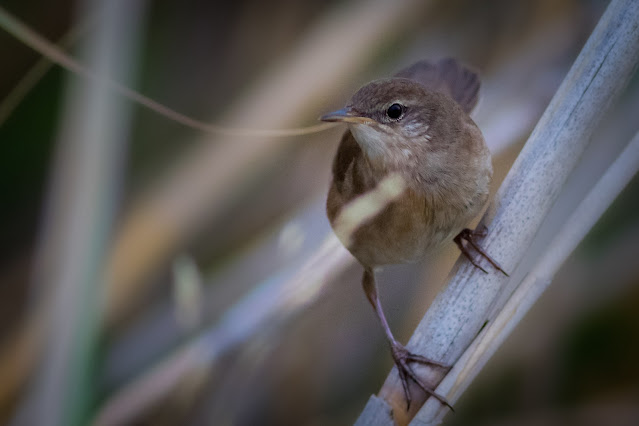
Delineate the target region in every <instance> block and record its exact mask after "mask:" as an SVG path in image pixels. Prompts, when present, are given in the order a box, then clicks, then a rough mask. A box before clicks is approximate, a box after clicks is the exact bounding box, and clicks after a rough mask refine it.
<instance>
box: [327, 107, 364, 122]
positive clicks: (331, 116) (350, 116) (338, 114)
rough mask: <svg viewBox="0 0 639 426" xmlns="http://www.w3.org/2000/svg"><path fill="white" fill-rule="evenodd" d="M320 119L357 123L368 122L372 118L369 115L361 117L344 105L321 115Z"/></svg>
mask: <svg viewBox="0 0 639 426" xmlns="http://www.w3.org/2000/svg"><path fill="white" fill-rule="evenodd" d="M319 119H320V121H328V122H342V123H357V124H370V123H372V122H373V119H371V118H369V117H362V116H361V115H358V114H357V113H356V112H354V111H353V110H352V109H351V108H349V107H346V108H342V109H338V110H337V111H333V112H329V113H328V114H324V115H323V116H321V117H320V118H319Z"/></svg>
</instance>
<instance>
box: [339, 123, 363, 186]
mask: <svg viewBox="0 0 639 426" xmlns="http://www.w3.org/2000/svg"><path fill="white" fill-rule="evenodd" d="M361 155H362V149H361V148H360V146H359V144H358V143H357V142H356V141H355V138H354V137H353V134H352V133H351V131H350V130H347V131H346V132H345V133H344V136H342V140H341V142H340V144H339V148H337V154H335V158H334V159H333V182H334V184H335V185H337V189H338V191H340V192H342V189H343V188H341V185H343V184H344V183H345V181H346V173H347V172H348V169H349V168H350V167H351V164H353V163H355V162H356V160H357V159H358V158H359V157H360V156H361Z"/></svg>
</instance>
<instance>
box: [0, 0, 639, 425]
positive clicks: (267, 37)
mask: <svg viewBox="0 0 639 426" xmlns="http://www.w3.org/2000/svg"><path fill="white" fill-rule="evenodd" d="M88 3H91V4H93V3H95V2H88ZM107 3H108V2H107ZM113 3H119V2H113ZM124 3H128V5H127V6H121V5H120V6H119V8H118V7H116V6H109V7H105V6H104V5H102V6H100V5H99V4H98V3H95V4H96V7H94V8H93V9H91V8H89V7H86V5H85V4H84V3H83V2H70V1H64V0H59V1H57V2H54V3H46V2H45V3H42V2H35V1H28V0H21V1H14V0H4V1H2V3H0V7H2V9H4V11H5V12H6V13H9V14H11V15H13V16H15V17H16V18H17V19H19V20H20V21H23V22H24V23H26V24H27V25H28V26H29V27H31V28H32V29H33V30H35V31H36V32H37V33H39V34H40V35H42V36H43V37H45V38H46V39H48V40H50V41H54V42H56V43H58V42H59V43H61V44H60V46H62V47H63V48H64V50H66V51H68V52H72V54H73V56H74V57H77V58H78V59H79V61H80V62H82V63H84V64H86V65H87V66H89V67H91V65H92V64H94V65H95V64H97V66H103V67H104V69H103V71H104V72H103V73H102V74H100V72H98V74H99V75H100V76H101V78H102V79H103V80H104V79H105V78H106V79H113V80H115V81H117V82H119V83H121V84H123V85H125V86H129V87H131V88H133V89H134V90H136V91H138V92H140V93H142V94H144V95H146V96H148V97H149V98H151V99H153V100H155V101H157V102H159V103H161V104H163V105H166V106H168V107H170V108H172V109H173V110H175V111H179V112H180V113H182V114H184V115H186V116H188V117H191V118H194V119H197V120H200V121H202V122H206V123H214V124H217V125H220V126H227V127H232V128H248V129H285V128H299V127H304V126H310V125H315V124H316V122H315V119H316V118H317V117H318V116H319V115H321V114H322V113H323V112H326V111H328V110H332V109H335V108H337V107H340V106H341V105H343V104H344V102H345V101H346V100H347V99H348V98H349V97H350V96H351V95H352V93H353V92H354V91H355V90H356V89H357V88H358V87H359V86H360V85H362V84H364V83H365V82H367V81H369V80H371V79H373V78H378V77H383V76H388V75H390V74H392V73H393V72H395V71H397V70H398V69H400V68H401V67H403V66H406V65H408V64H410V63H412V62H413V61H416V60H418V59H422V58H439V57H442V56H455V57H458V58H460V59H462V60H463V61H464V62H466V63H468V64H471V65H473V66H474V67H476V68H477V69H479V70H481V73H482V80H483V87H482V95H481V101H480V105H479V107H478V108H477V110H476V111H475V112H474V117H475V119H476V121H477V123H478V125H479V126H480V128H481V129H482V131H483V132H484V135H485V138H486V140H487V142H488V144H489V146H490V147H491V149H492V151H493V153H494V163H495V169H496V182H495V189H496V188H497V187H498V184H499V182H500V181H501V179H502V178H503V177H504V176H505V174H506V173H507V171H508V169H509V167H510V165H511V164H512V162H513V161H514V158H515V157H516V155H517V153H518V152H519V150H520V148H521V146H522V144H523V142H524V141H525V140H526V138H527V137H528V135H529V133H530V131H531V129H532V128H533V126H534V125H535V124H536V121H537V119H538V118H539V116H540V115H541V113H542V112H543V110H544V108H545V107H546V105H547V104H548V102H549V100H550V98H551V97H552V95H553V94H554V92H555V90H556V89H557V87H558V86H559V84H560V83H561V81H562V79H563V77H564V76H565V74H566V72H567V71H568V69H569V67H570V65H571V64H572V62H573V61H574V59H575V58H576V56H577V54H578V53H579V50H580V49H581V47H582V46H583V43H584V42H585V40H586V39H587V37H588V35H589V34H590V32H591V31H592V29H593V28H594V26H595V24H596V22H597V20H598V19H599V17H600V16H601V14H602V12H603V10H604V9H605V7H606V5H607V2H606V1H594V0H590V1H585V0H582V1H577V0H572V1H570V0H564V1H554V0H543V1H519V2H511V1H507V0H493V1H486V2H474V1H470V0H454V1H397V2H382V1H379V2H376V1H330V2H326V1H307V2H296V1H279V2H262V1H258V0H254V1H250V0H249V1H240V2H205V1H187V2H146V3H145V2H124ZM124 12H126V16H127V17H128V18H127V19H122V16H121V15H118V13H124ZM2 22H3V28H4V29H7V28H6V26H7V24H6V20H4V19H3V21H2ZM100 34H102V37H103V38H104V39H105V40H111V43H112V44H109V43H106V44H100V43H99V41H100V40H102V39H100ZM109 37H111V38H109ZM127 37H130V38H127ZM94 39H95V40H98V43H93V44H91V43H89V41H91V40H94ZM118 43H119V44H118ZM87 46H89V47H90V48H87ZM96 46H97V47H96ZM99 49H105V52H106V53H104V54H103V56H100V52H99V51H97V50H99ZM109 52H110V53H109ZM107 53H109V54H107ZM0 54H1V55H2V57H3V58H5V59H4V60H3V63H2V66H1V67H0V69H1V72H0V99H1V101H0V102H1V103H0V141H2V143H1V147H2V154H1V155H0V170H1V173H2V179H0V185H2V189H1V190H0V197H2V209H0V227H1V230H0V238H1V243H0V252H1V257H0V422H1V423H3V424H4V423H8V422H11V421H13V422H14V424H20V423H22V424H28V423H29V420H28V419H31V421H34V420H33V419H36V420H37V419H39V420H42V419H50V420H51V422H50V423H49V422H47V423H48V424H56V423H57V424H64V421H65V420H62V419H68V418H71V419H72V421H73V422H77V423H78V424H83V423H87V422H89V423H90V422H96V423H100V424H240V425H244V424H246V425H249V424H278V425H280V424H285V425H287V424H291V425H293V424H294V425H298V424H313V425H315V424H318V425H320V424H350V423H352V422H353V421H354V420H355V419H356V418H357V416H358V414H359V413H360V411H361V410H362V408H363V406H364V404H365V403H366V401H367V399H368V397H369V395H370V394H372V393H376V392H377V391H378V390H379V387H380V386H381V384H382V383H383V380H384V378H385V377H386V375H387V373H388V371H389V369H390V367H391V364H392V361H391V358H390V356H389V353H388V351H387V347H386V343H385V340H384V337H383V334H382V331H381V329H380V328H379V327H378V324H377V323H376V321H377V320H376V318H375V317H374V314H373V312H372V310H371V309H370V306H369V305H368V303H367V302H366V300H365V297H364V296H363V293H362V291H361V289H360V273H361V271H360V268H359V267H358V266H357V265H355V263H354V262H353V261H352V260H351V259H350V258H349V257H348V256H347V255H346V254H344V251H343V249H342V248H341V247H339V246H338V245H335V243H334V240H332V239H327V237H328V236H329V235H330V228H329V225H328V222H327V220H326V218H325V216H324V204H323V203H324V199H325V198H324V197H325V192H326V190H327V188H328V184H329V179H330V164H331V159H332V156H333V154H334V151H335V149H336V147H337V144H338V142H339V138H340V135H341V133H342V132H343V129H342V128H332V129H329V130H326V131H323V132H319V133H314V134H309V135H303V136H294V137H290V136H287V137H274V136H268V135H262V136H255V135H253V136H247V135H237V134H235V135H220V134H211V133H210V132H206V131H202V130H201V129H195V128H192V127H189V126H185V125H184V124H181V123H178V122H176V121H175V120H172V119H170V118H167V117H165V116H162V115H159V114H157V113H156V112H153V111H150V110H149V109H147V108H145V107H142V106H140V105H139V104H137V103H134V102H132V101H130V100H128V99H126V98H123V97H121V96H120V95H117V94H116V92H117V90H116V89H114V87H113V86H112V85H109V84H100V80H93V79H88V80H84V79H83V78H81V77H78V76H73V75H72V74H70V73H69V72H68V71H66V70H63V69H62V68H60V67H58V66H52V67H51V68H50V69H48V68H47V66H46V63H40V64H38V61H40V60H41V58H42V55H41V53H37V52H35V51H33V50H31V49H29V48H28V47H27V46H26V45H25V44H23V43H21V42H20V41H18V40H17V39H16V38H14V37H12V36H11V35H9V33H8V32H6V31H0ZM92 55H95V57H96V58H97V59H96V58H94V57H93V56H92ZM100 58H102V59H103V60H102V62H101V61H100ZM104 58H106V59H104ZM114 58H115V59H114ZM94 59H95V61H94ZM109 60H113V61H121V62H116V63H109ZM105 61H106V62H105ZM36 64H38V65H36ZM100 64H101V65H100ZM35 66H38V67H41V68H40V69H41V75H40V76H38V74H37V72H34V71H33V67H35ZM127 70H129V71H128V77H127ZM98 71H99V70H98ZM25 76H31V77H28V78H30V80H26V82H25V80H24V78H25ZM87 82H88V84H87ZM74 85H75V86H74ZM70 87H71V88H73V87H75V88H76V89H74V90H76V93H75V95H77V90H78V89H77V87H80V88H81V89H80V96H79V97H80V98H82V93H84V92H82V90H85V91H86V92H87V93H88V92H91V91H92V90H94V91H95V92H96V94H95V96H96V98H95V99H97V101H96V102H98V104H99V103H100V102H106V103H105V105H106V106H104V108H103V109H100V108H98V111H102V112H104V113H105V114H111V115H110V116H109V117H110V118H109V119H108V120H107V121H105V122H103V123H101V124H100V121H99V118H95V116H91V115H90V112H91V111H92V110H91V109H90V108H88V109H87V111H86V113H87V117H89V118H87V117H85V115H84V114H80V113H79V111H78V110H77V109H76V110H74V109H73V108H72V107H69V104H68V103H69V102H72V99H73V91H71V92H70V91H69V88H70ZM87 99H89V101H87V102H89V105H90V99H92V98H90V96H89V95H87ZM105 99H106V100H105ZM77 105H78V104H76V107H77ZM80 105H81V104H80ZM70 111H71V113H70ZM80 111H82V110H80ZM638 113H639V81H637V78H636V77H635V78H634V79H633V81H632V82H631V83H630V85H629V87H628V88H627V90H626V91H625V93H624V95H623V96H622V98H621V100H620V101H619V102H618V103H617V104H616V105H614V106H613V107H612V108H611V110H610V111H608V112H607V113H606V115H605V117H604V119H603V121H602V124H601V125H600V126H599V130H598V131H597V132H596V134H595V136H594V137H593V140H592V143H591V145H590V147H589V149H588V150H587V152H586V153H585V155H584V157H583V159H582V161H581V164H580V166H579V167H578V169H577V170H576V171H575V172H574V173H573V174H572V175H571V178H570V181H569V182H568V184H567V185H566V188H565V190H564V192H563V193H562V196H561V197H560V200H559V202H558V203H557V204H556V206H555V208H554V210H553V212H552V214H551V216H549V217H548V218H547V220H546V224H545V225H544V228H542V229H541V230H540V234H543V233H546V234H549V233H553V232H556V229H557V227H559V226H561V220H562V218H564V219H565V217H566V216H567V214H569V213H570V212H571V208H572V207H574V205H575V204H576V203H578V202H579V200H581V198H582V197H583V196H584V194H585V193H586V192H587V191H588V189H589V188H590V187H591V186H592V185H593V184H594V182H596V180H597V179H598V177H599V176H600V175H601V174H602V173H603V171H604V170H605V169H606V168H607V167H608V166H609V165H610V163H611V162H612V161H613V159H614V158H615V157H616V156H617V155H618V154H619V152H620V151H621V150H622V149H623V147H624V146H625V144H626V143H627V142H628V141H629V140H630V138H631V137H632V135H634V133H635V132H636V131H637V116H638ZM97 116H98V117H99V116H100V114H97ZM91 117H93V119H95V120H97V123H98V124H99V126H98V127H90V126H88V124H87V123H89V124H91V125H95V122H93V121H91V119H90V118H91ZM114 117H115V118H114ZM100 125H101V126H102V127H100ZM84 126H88V127H84ZM96 128H97V129H101V130H100V131H99V132H98V134H96V133H95V132H93V133H92V129H93V130H95V129H96ZM65 129H66V130H65ZM82 129H84V130H82ZM83 131H84V133H83ZM74 132H75V133H74ZM73 134H75V135H76V139H77V140H76V142H73V143H72V142H69V141H68V140H71V139H72V137H71V136H70V135H73ZM77 135H88V136H85V137H84V138H82V137H80V138H79V139H78V138H77ZM92 135H93V136H95V137H96V141H97V142H95V141H94V142H89V141H87V139H92ZM67 139H68V140H67ZM91 143H94V144H95V147H96V151H90V150H88V151H87V152H86V153H85V151H84V150H85V149H88V148H86V147H88V146H92V145H91ZM74 144H75V145H74ZM85 144H86V145H85ZM105 146H109V147H110V150H109V149H107V150H105ZM76 154H77V155H76ZM84 154H86V155H87V157H84V156H83V155H84ZM87 158H89V159H91V161H93V162H94V163H86V162H83V159H87ZM102 169H104V170H102ZM65 176H66V177H65ZM92 179H95V182H93V181H92ZM105 180H106V181H105ZM81 193H82V194H85V195H86V197H85V198H82V196H80V194H81ZM638 195H639V181H637V179H636V178H635V179H634V180H633V182H631V184H630V185H629V186H628V187H627V188H626V190H625V191H624V192H623V193H622V194H621V196H620V197H619V198H618V200H617V201H616V202H615V204H613V206H612V207H611V208H610V210H609V211H608V212H607V213H606V215H605V216H604V217H603V219H602V220H601V221H600V223H599V224H598V225H597V226H596V227H595V228H594V229H593V231H592V232H591V233H590V235H589V236H588V238H587V239H586V240H585V241H584V242H583V243H582V244H581V246H580V247H579V249H578V250H577V251H576V252H575V254H574V255H573V256H572V257H571V258H570V260H569V261H568V262H567V263H566V264H565V265H564V267H563V268H562V270H561V272H560V273H559V274H558V276H557V277H556V280H555V282H554V283H553V284H552V285H551V287H550V289H549V290H548V291H547V293H546V294H545V295H544V296H543V297H542V299H541V300H540V301H539V303H538V304H537V305H536V306H535V307H534V308H533V310H532V311H531V313H530V315H529V316H528V317H527V319H526V320H525V321H524V322H523V323H522V324H521V325H520V327H519V328H518V330H517V331H516V332H515V333H514V334H513V335H512V336H511V338H510V339H509V340H508V341H507V343H506V344H505V345H504V347H503V348H502V349H501V350H500V351H499V352H498V353H497V355H496V356H495V357H494V358H493V360H491V362H490V363H489V364H488V366H487V368H486V369H485V371H484V372H483V373H482V374H481V375H480V377H479V378H478V380H477V381H476V382H475V383H474V384H473V386H472V387H471V388H470V389H469V391H468V392H467V394H466V395H465V396H464V397H463V398H462V400H461V401H460V402H459V403H458V404H457V405H456V414H454V415H450V416H448V418H447V422H448V423H449V424H491V425H494V424H518V425H519V424H571V423H572V424H584V422H586V423H588V422H590V423H588V424H612V423H610V421H611V420H616V421H617V422H618V423H617V424H636V423H635V422H637V421H639V406H638V405H637V404H636V401H638V400H639V366H638V365H637V362H636V360H637V359H639V287H638V286H637V285H636V284H637V283H639V266H638V265H637V262H636V256H637V253H638V247H639V243H638V242H637V241H639V217H638V216H637V214H636V211H637V209H638V207H639V197H638ZM87 197H88V198H87ZM74 200H75V201H74ZM78 200H79V201H78ZM76 201H77V202H76ZM531 208H534V206H531ZM63 225H64V226H63ZM542 240H543V239H542ZM74 244H75V245H74ZM531 250H535V251H537V252H540V251H543V250H544V247H543V246H539V244H538V245H537V246H533V247H532V248H531ZM74 253H76V254H75V255H74ZM457 256H458V253H457V251H456V249H455V248H454V247H449V249H448V250H447V251H446V253H443V254H442V255H441V256H440V257H439V258H437V259H429V260H427V261H425V262H424V264H422V265H416V266H411V267H391V268H388V269H387V270H385V271H384V273H383V275H382V277H381V280H380V281H381V293H382V295H381V296H382V298H383V300H384V304H385V307H386V309H387V313H388V316H389V320H390V322H391V327H392V328H393V329H394V330H395V331H396V334H397V336H398V338H400V340H402V341H406V340H407V339H408V337H409V336H410V334H411V331H412V330H413V328H414V327H415V325H416V324H417V322H418V321H419V319H420V318H421V316H422V315H423V313H424V312H425V310H426V309H427V306H428V304H429V303H430V301H431V300H432V298H433V297H434V295H435V294H436V293H437V290H438V289H439V288H440V286H441V285H442V283H443V279H444V277H445V275H446V274H447V272H448V270H449V269H450V267H451V265H452V263H453V262H454V260H455V259H456V257H457ZM64 268H67V269H68V270H69V271H71V272H69V273H70V274H71V275H65V274H63V273H61V272H60V270H63V269H64ZM87 271H88V272H87ZM74 272H75V275H73V273H74ZM69 276H71V277H72V279H67V278H68V277H69ZM65 277H67V278H65ZM73 277H75V278H73ZM72 281H73V282H76V283H77V285H78V287H77V288H74V287H73V286H70V285H68V284H65V283H68V282H72ZM65 303H66V304H65ZM100 306H102V307H103V308H102V309H100V308H99V307H100ZM60 311H61V312H62V313H65V314H66V315H63V316H62V317H56V315H55V314H54V313H52V312H60ZM99 312H103V315H102V318H103V320H102V322H101V323H100V324H98V322H97V321H98V318H96V317H97V316H98V315H97V314H98V313H99ZM91 324H94V326H91ZM76 328H79V329H80V331H78V332H77V333H76V332H75V331H73V330H75V329H76ZM69 334H70V335H69ZM65 342H67V343H68V344H67V343H65ZM65 344H66V345H67V346H69V345H70V346H73V347H74V348H75V350H76V352H73V351H71V352H70V353H69V354H67V355H64V354H63V353H62V352H60V351H61V350H60V347H62V346H64V345H65ZM78 353H79V354H80V355H77V354H78ZM76 356H80V358H81V359H83V360H84V362H86V366H85V365H84V364H83V365H82V366H78V368H77V371H74V368H75V366H76V364H74V363H72V360H73V359H75V358H74V357H76ZM55 359H59V360H60V363H61V365H65V363H66V365H68V364H69V363H71V364H72V365H73V366H74V367H72V368H71V370H72V371H70V372H65V371H63V370H60V374H59V377H58V376H56V375H50V374H49V375H47V370H50V369H51V365H52V364H51V363H52V362H53V361H51V360H55ZM47 366H48V367H47ZM65 375H66V376H68V377H66V378H65ZM76 375H79V376H80V377H73V379H72V380H70V379H69V377H70V376H76ZM69 380H70V381H69ZM70 387H74V390H73V392H72V391H71V389H70ZM43 389H45V390H43ZM46 389H49V391H48V393H47V391H46ZM51 389H54V391H53V392H52V391H51ZM78 392H79V393H80V394H81V395H82V397H77V396H73V395H76V393H78ZM43 395H44V396H43ZM47 395H49V396H47ZM51 395H53V396H51ZM47 398H49V399H47ZM51 398H53V399H51ZM56 398H58V399H59V401H61V404H63V405H64V408H62V410H63V411H64V410H69V411H70V412H73V413H76V414H72V415H68V414H65V413H57V411H59V410H60V407H55V406H54V407H53V408H52V406H51V405H50V404H51V401H57V400H56ZM47 400H48V401H49V405H47V403H46V402H42V401H47ZM47 407H48V408H47ZM48 409H51V410H52V412H47V411H46V410H48ZM38 410H39V412H37V413H35V411H38ZM67 416H70V417H67ZM599 419H601V422H599ZM586 420H587V421H586ZM623 422H626V423H623Z"/></svg>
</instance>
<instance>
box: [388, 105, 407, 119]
mask: <svg viewBox="0 0 639 426" xmlns="http://www.w3.org/2000/svg"><path fill="white" fill-rule="evenodd" d="M403 111H404V107H403V106H401V105H400V104H393V105H391V106H389V107H388V109H387V110H386V115H387V116H388V118H391V119H393V120H397V119H398V118H399V117H401V115H402V112H403Z"/></svg>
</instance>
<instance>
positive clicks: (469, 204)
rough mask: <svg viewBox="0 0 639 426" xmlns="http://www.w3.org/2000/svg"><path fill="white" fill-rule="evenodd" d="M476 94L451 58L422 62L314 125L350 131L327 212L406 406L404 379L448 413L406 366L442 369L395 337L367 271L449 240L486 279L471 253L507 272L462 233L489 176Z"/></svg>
mask: <svg viewBox="0 0 639 426" xmlns="http://www.w3.org/2000/svg"><path fill="white" fill-rule="evenodd" d="M479 88H480V79H479V75H478V73H477V72H475V71H474V70H472V69H470V68H469V67H467V66H466V65H463V64H462V63H461V62H459V61H458V60H457V59H454V58H443V59H441V60H439V61H431V60H421V61H418V62H416V63H415V64H413V65H411V66H409V67H407V68H405V69H403V70H401V71H399V72H398V73H397V74H395V75H394V76H393V77H390V78H383V79H379V80H374V81H372V82H370V83H368V84H366V85H364V86H363V87H361V88H360V89H359V90H358V91H357V92H355V94H354V95H353V96H352V98H351V99H350V101H349V102H348V103H347V104H346V106H345V107H344V108H342V109H339V110H337V111H333V112H331V113H328V114H325V115H323V116H322V117H320V120H322V121H325V122H339V123H345V124H346V125H347V126H348V129H347V130H346V132H345V133H344V135H343V136H342V139H341V142H340V144H339V147H338V149H337V153H336V154H335V157H334V160H333V164H332V181H331V184H330V188H329V191H328V197H327V201H326V213H327V216H328V219H329V222H330V223H331V226H332V228H333V230H334V232H335V234H336V235H337V237H338V238H339V240H340V241H341V242H342V244H343V245H344V246H345V247H346V248H347V249H348V250H349V251H350V253H351V254H352V255H353V256H354V257H355V258H356V259H357V260H358V262H359V263H360V264H361V265H362V266H363V269H364V272H363V275H362V286H363V289H364V292H365V294H366V297H367V298H368V300H369V302H370V304H371V305H372V306H373V309H374V311H375V313H376V315H377V317H378V318H379V320H380V322H381V325H382V327H383V329H384V332H385V335H386V338H387V340H388V343H389V345H390V349H391V355H392V357H393V360H394V362H395V365H396V366H397V370H398V373H399V377H400V380H401V382H402V387H403V390H404V395H405V398H406V403H407V407H408V408H410V404H411V394H410V390H409V386H408V380H409V379H410V380H412V381H413V382H415V383H416V384H417V385H418V387H419V388H421V389H422V391H423V392H425V393H426V394H427V395H430V396H433V397H435V398H437V399H438V400H439V401H440V402H441V403H442V404H445V405H447V406H448V407H450V408H451V409H452V406H451V405H450V404H449V403H448V401H447V400H446V399H445V398H444V397H443V396H441V395H438V394H437V393H436V392H435V391H434V389H432V388H431V387H429V386H427V385H426V384H425V383H424V382H423V381H422V380H421V379H420V378H419V376H418V375H417V374H416V373H415V372H414V370H413V368H412V367H411V365H412V364H413V363H417V364H425V365H431V366H436V367H442V368H448V366H446V365H444V364H443V363H440V362H438V361H435V360H431V359H429V358H426V357H424V356H421V355H419V354H415V353H412V352H410V351H408V350H407V349H406V348H405V347H404V346H403V345H402V344H401V343H400V342H398V341H397V340H396V339H395V337H394V335H393V333H392V331H391V329H390V327H389V325H388V321H387V320H386V317H385V315H384V311H383V309H382V304H381V301H380V299H379V295H378V290H377V283H376V281H375V271H377V270H379V269H380V268H382V267H383V266H385V265H390V264H405V263H414V262H418V261H419V260H421V259H423V258H425V257H426V256H428V255H429V254H432V253H435V252H437V251H438V250H440V249H441V248H442V247H443V246H445V244H447V243H450V242H451V241H452V242H454V243H456V244H457V246H458V247H459V249H460V250H461V252H462V254H464V255H465V256H466V257H467V258H468V259H469V260H470V262H471V263H472V264H473V265H474V266H476V267H477V268H480V269H481V270H482V271H484V272H486V270H485V269H484V268H483V267H481V266H480V264H479V262H478V261H477V260H476V259H475V258H474V257H473V255H472V254H471V253H470V251H471V249H474V250H475V251H476V252H477V253H478V254H479V256H480V257H483V258H484V259H486V260H487V261H488V262H489V263H490V264H492V265H493V267H494V268H496V269H497V270H499V271H501V272H502V273H504V274H506V272H505V271H504V270H503V269H502V268H501V266H500V265H499V264H498V263H497V262H496V261H494V260H493V259H492V258H491V257H490V256H489V255H488V254H487V253H486V252H485V251H484V250H483V249H482V248H481V246H480V245H479V243H478V239H479V238H481V237H483V236H485V235H486V232H487V231H486V229H479V230H471V229H469V228H467V226H468V224H469V222H471V221H472V220H473V219H474V218H476V217H477V216H478V215H479V214H480V212H481V211H482V210H483V208H484V206H485V205H486V203H487V201H488V198H489V190H490V185H491V180H492V174H493V168H492V159H491V154H490V151H489V150H488V147H487V146H486V143H485V141H484V137H483V135H482V133H481V130H480V129H479V127H478V126H477V125H476V124H475V122H474V121H473V120H472V118H471V117H470V116H469V114H470V113H471V111H472V110H473V108H474V107H475V105H476V104H477V101H478V96H479ZM353 218H355V219H353ZM506 275H507V274H506Z"/></svg>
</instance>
